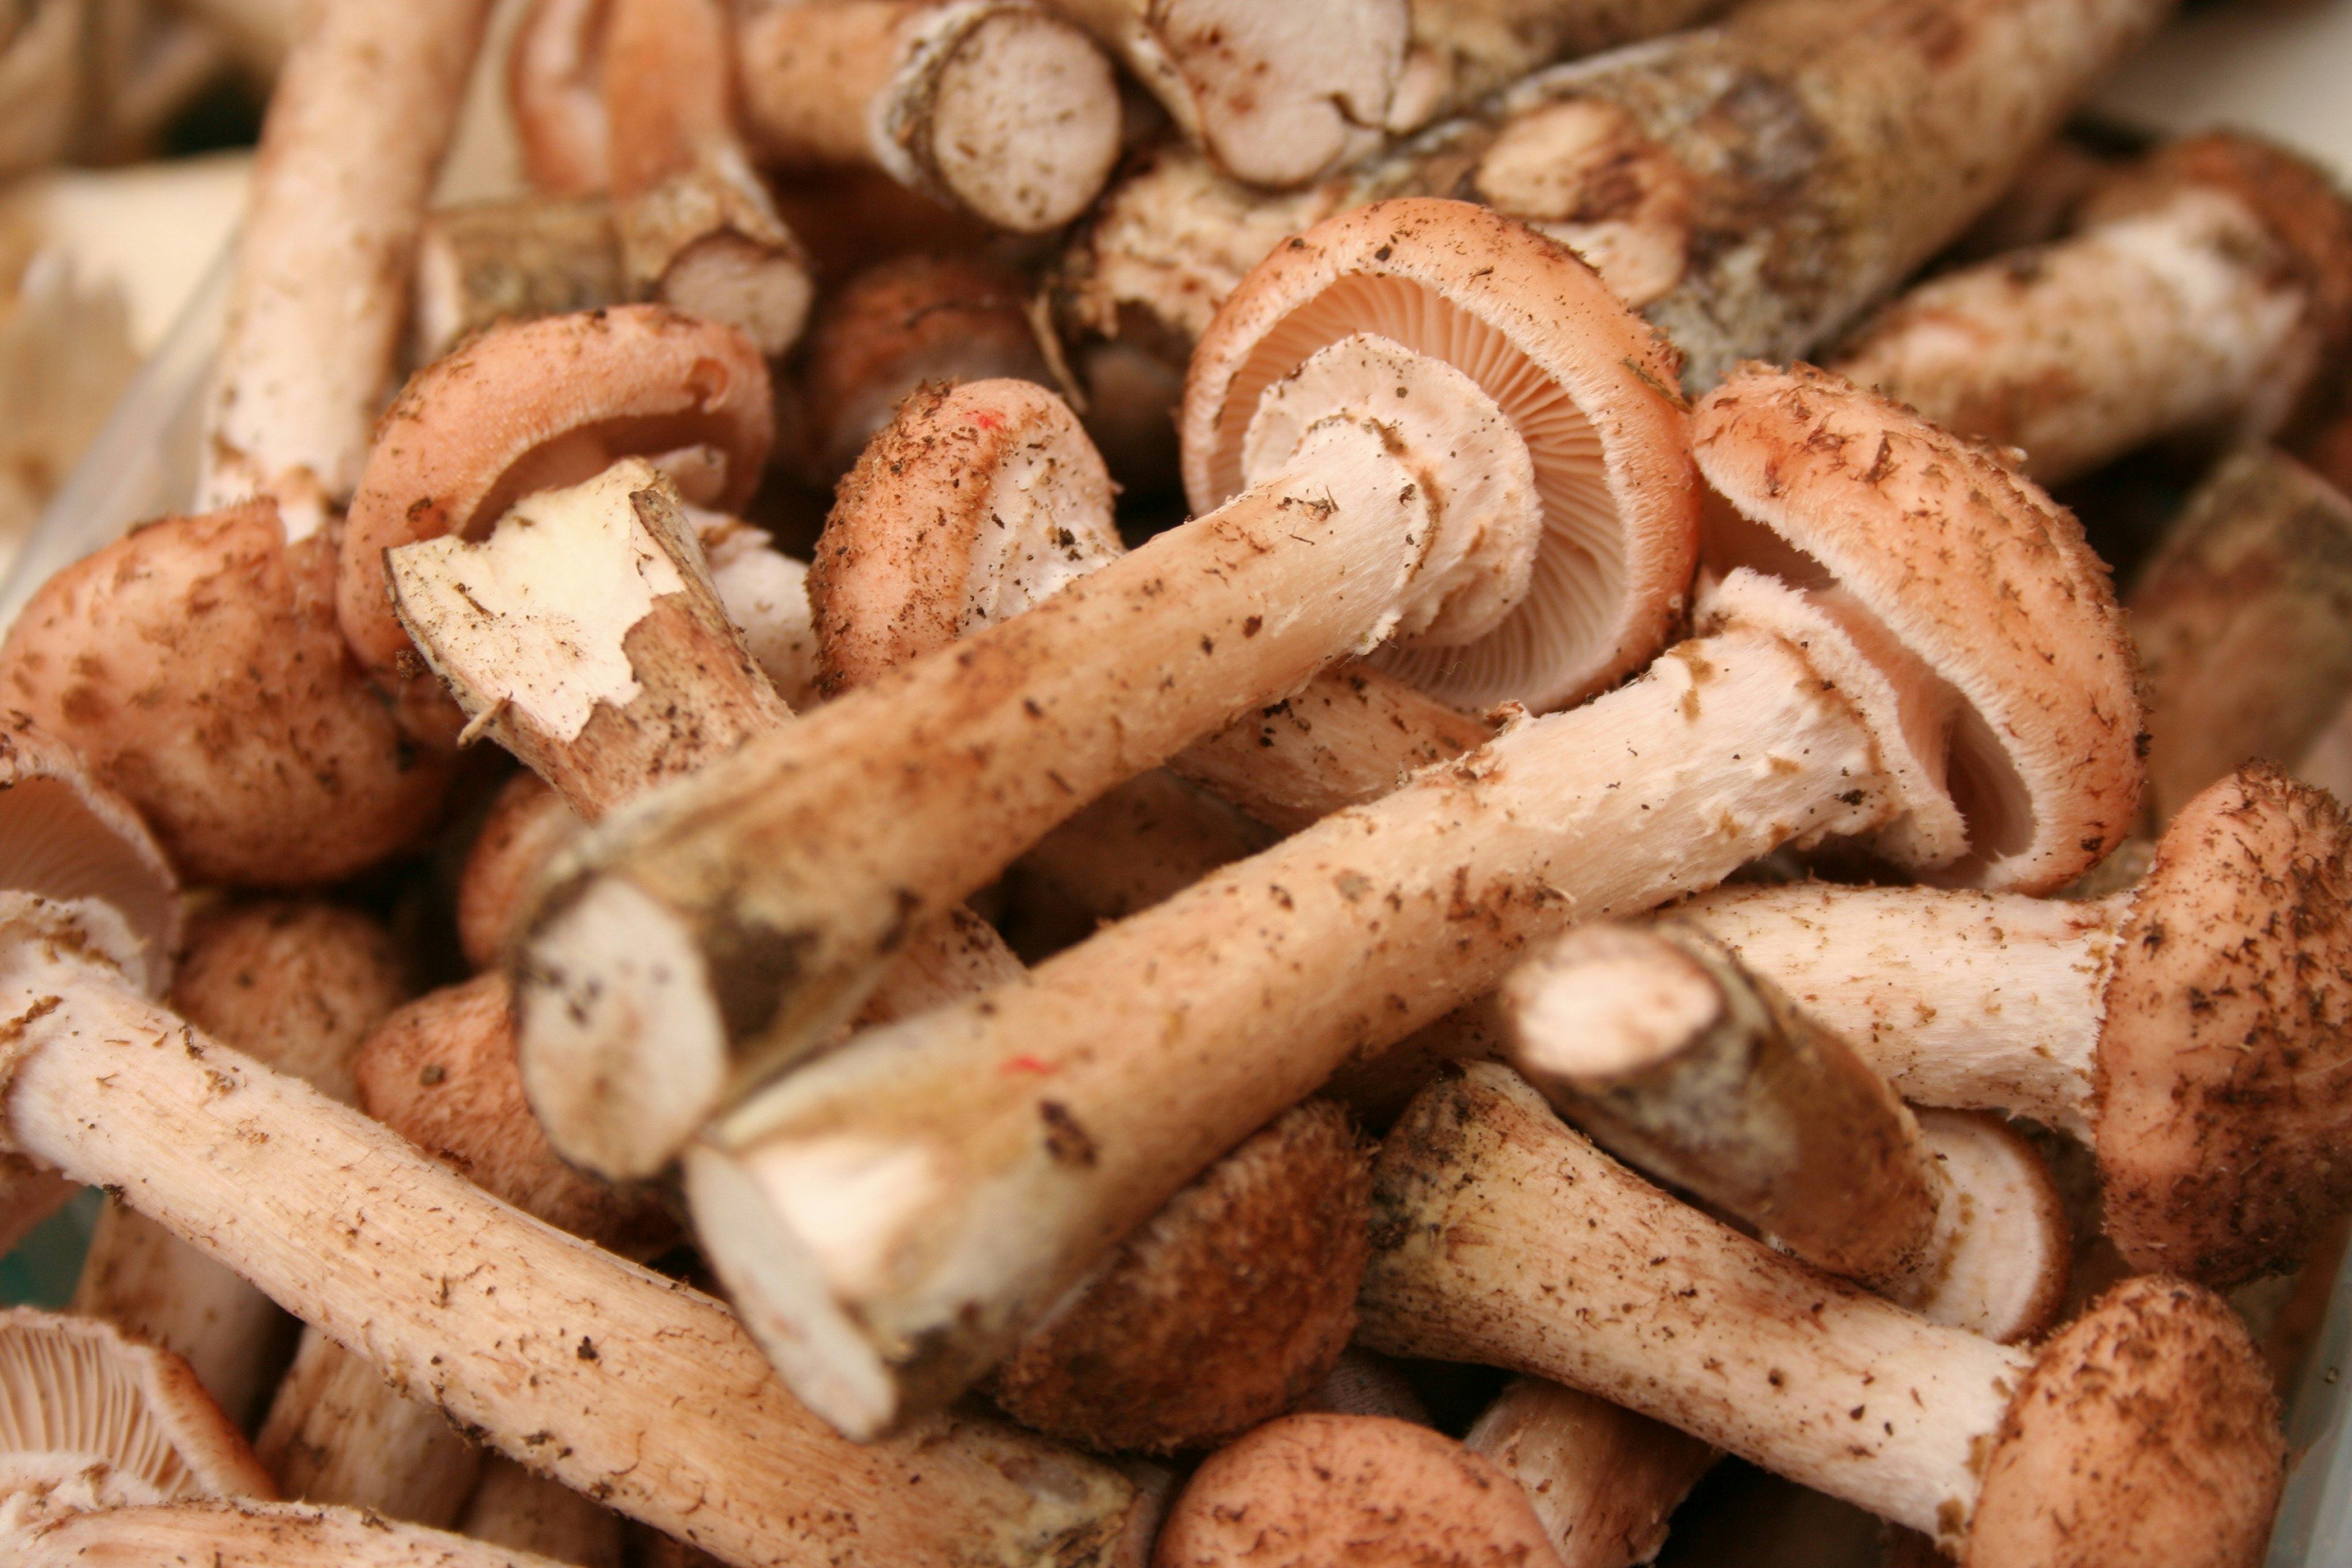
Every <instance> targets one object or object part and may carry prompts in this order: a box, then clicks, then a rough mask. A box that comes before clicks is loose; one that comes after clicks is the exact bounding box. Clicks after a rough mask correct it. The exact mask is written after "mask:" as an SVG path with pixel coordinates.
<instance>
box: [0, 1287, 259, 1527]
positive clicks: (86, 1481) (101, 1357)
mask: <svg viewBox="0 0 2352 1568" xmlns="http://www.w3.org/2000/svg"><path fill="white" fill-rule="evenodd" d="M276 1495H277V1492H276V1489H275V1488H273V1487H272V1486H271V1485H270V1481H269V1476H268V1472H267V1471H265V1470H264V1469H262V1468H261V1467H260V1466H259V1465H258V1464H257V1463H256V1462H255V1460H254V1458H253V1450H252V1449H250V1448H248V1447H246V1443H245V1438H244V1437H243V1436H241V1435H240V1434H239V1433H238V1431H237V1429H236V1426H235V1425H234V1424H233V1423H232V1422H230V1420H229V1419H228V1417H226V1415H222V1414H221V1411H220V1406H219V1405H215V1404H214V1403H213V1401H212V1398H211V1396H210V1395H208V1394H205V1391H204V1387H203V1385H202V1384H198V1383H197V1382H196V1377H195V1373H193V1372H191V1371H189V1370H188V1363H185V1362H184V1361H182V1360H181V1359H180V1358H179V1357H178V1356H176V1355H173V1353H172V1352H169V1351H166V1350H159V1349H157V1348H156V1347H154V1346H152V1345H145V1344H141V1343H139V1342H136V1341H133V1340H127V1339H125V1338H123V1336H122V1334H121V1332H120V1331H118V1330H116V1329H115V1328H114V1327H113V1326H112V1325H110V1324H107V1323H102V1322H100V1321H97V1320H96V1319H92V1318H73V1317H67V1316H64V1315H62V1314H59V1313H56V1312H41V1311H36V1310H33V1309H31V1308H29V1307H16V1308H11V1309H9V1310H6V1311H5V1312H0V1551H5V1550H6V1549H7V1548H9V1547H10V1546H11V1545H13V1544H15V1542H14V1541H13V1539H12V1538H13V1537H15V1536H16V1533H17V1532H18V1531H26V1530H28V1529H32V1528H37V1527H38V1526H39V1525H41V1524H43V1523H44V1522H46V1521H53V1520H56V1519H59V1518H62V1517H65V1516H67V1515H69V1514H73V1513H78V1512H80V1511H83V1510H89V1509H111V1508H118V1507H121V1506H123V1505H125V1504H136V1503H157V1502H166V1501H169V1500H173V1499H175V1498H205V1497H234V1496H246V1497H257V1498H268V1497H274V1496H276ZM9 1561H10V1562H12V1563H13V1562H17V1561H20V1559H18V1558H17V1557H16V1555H15V1554H14V1553H13V1552H10V1553H9Z"/></svg>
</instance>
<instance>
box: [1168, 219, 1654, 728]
mask: <svg viewBox="0 0 2352 1568" xmlns="http://www.w3.org/2000/svg"><path fill="white" fill-rule="evenodd" d="M1355 332H1373V333H1378V334H1381V335H1383V336H1386V337H1390V338H1393V339H1395V340H1396V341H1397V342H1402V343H1403V344H1404V345H1405V346H1406V347H1407V348H1409V349H1413V350H1415V351H1417V352H1420V353H1430V354H1433V355H1436V356H1438V357H1442V358H1445V359H1447V360H1448V361H1449V362H1450V363H1453V364H1454V366H1455V367H1456V368H1457V369H1460V370H1462V371H1464V372H1465V373H1466V374H1469V375H1470V377H1471V378H1472V379H1473V380H1474V381H1476V382H1478V384H1480V385H1481V387H1483V388H1484V389H1485V391H1486V393H1487V395H1490V396H1492V397H1494V398H1495V399H1496V402H1497V403H1498V404H1499V405H1502V407H1503V409H1504V411H1505V412H1506V414H1508V415H1513V416H1514V417H1515V418H1516V417H1517V409H1518V408H1519V407H1520V406H1522V405H1523V404H1524V405H1530V406H1540V405H1544V404H1550V405H1552V406H1553V407H1554V408H1556V407H1557V406H1558V405H1557V395H1556V394H1555V393H1553V391H1552V388H1555V387H1556V388H1558V389H1559V390H1561V391H1564V392H1565V393H1566V395H1567V400H1568V402H1570V404H1572V405H1574V408H1575V411H1576V412H1577V413H1579V414H1580V415H1581V416H1583V418H1584V419H1585V420H1588V421H1590V422H1591V435H1590V436H1583V435H1580V436H1578V437H1573V438H1572V439H1571V440H1570V442H1569V443H1568V444H1570V445H1573V446H1576V447H1579V448H1580V458H1581V460H1582V461H1584V462H1586V463H1591V462H1592V461H1595V460H1597V461H1598V462H1599V463H1600V464H1601V467H1602V468H1603V470H1604V473H1605V479H1606V489H1607V492H1608V495H1609V497H1610V500H1611V502H1612V510H1613V515H1610V516H1605V517H1604V516H1600V515H1596V514H1595V513H1594V512H1593V511H1592V510H1591V508H1590V507H1588V506H1587V505H1585V504H1584V503H1583V502H1581V501H1580V500H1574V499H1571V497H1572V493H1573V489H1574V488H1577V487H1570V486H1569V485H1566V484H1562V483H1560V482H1559V481H1558V480H1556V479H1555V478H1554V477H1553V473H1552V469H1551V468H1550V467H1549V465H1548V464H1547V462H1546V461H1545V459H1544V458H1542V457H1541V456H1540V455H1538V470H1537V471H1538V490H1539V491H1540V492H1541V493H1542V494H1543V496H1544V514H1545V539H1544V543H1543V545H1542V547H1541V549H1540V550H1539V552H1538V557H1537V561H1536V566H1535V579H1534V585H1533V587H1532V588H1531V590H1530V592H1529V593H1528V598H1527V601H1526V602H1525V603H1523V604H1522V605H1520V606H1519V607H1518V608H1517V609H1516V610H1514V611H1513V612H1512V613H1511V614H1510V615H1509V616H1507V617H1506V619H1505V620H1504V621H1503V623H1502V624H1501V625H1500V626H1497V627H1496V629H1495V630H1494V631H1493V632H1492V633H1490V634H1488V635H1487V636H1486V637H1483V638H1480V639H1479V640H1477V641H1476V642H1474V643H1471V644H1468V645H1465V646H1464V647H1432V648H1395V649H1389V650H1384V651H1383V652H1382V654H1381V656H1380V658H1381V661H1382V662H1384V663H1386V664H1387V665H1388V666H1389V667H1390V668H1392V669H1393V670H1394V672H1395V673H1397V674H1398V675H1401V676H1402V677H1403V678H1404V679H1408V680H1412V681H1413V682H1415V683H1416V684H1420V685H1423V686H1425V687H1427V688H1428V689H1430V690H1431V691H1432V692H1433V694H1434V695H1437V696H1440V697H1443V698H1444V699H1446V700H1449V701H1454V702H1456V703H1459V704H1461V705H1463V706H1466V707H1472V708H1477V707H1484V706H1487V705H1489V704H1491V703H1493V702H1496V701H1500V700H1506V699H1508V700H1517V701H1522V702H1525V703H1526V704H1527V705H1528V706H1529V707H1530V708H1536V709H1551V708H1559V707H1565V706H1567V705H1569V704H1570V703H1572V702H1575V701H1577V700H1580V699H1582V698H1584V697H1586V696H1589V695H1591V693H1592V692H1595V691H1598V690H1600V689H1602V688H1604V687H1607V686H1610V685H1612V684H1614V683H1615V682H1616V681H1618V680H1620V679H1623V678H1624V677H1626V676H1628V675H1630V674H1632V673H1633V671H1634V670H1636V669H1638V668H1641V667H1642V666H1643V664H1645V663H1647V662H1648V660H1649V659H1650V658H1651V657H1652V656H1653V655H1654V654H1655V653H1656V652H1657V651H1658V649H1659V648H1660V647H1663V646H1664V641H1665V637H1666V635H1667V633H1668V631H1669V629H1670V628H1671V626H1672V625H1673V623H1674V622H1675V619H1676V618H1677V617H1678V616H1679V615H1680V613H1681V610H1682V608H1683V606H1684V603H1685V601H1684V598H1683V594H1684V590H1685V586H1686V585H1687V584H1688V583H1689V580H1690V574H1691V567H1692V563H1693V562H1694V561H1695V560H1696V552H1697V523H1698V499H1699V494H1700V490H1699V487H1698V483H1697V479H1696V475H1695V474H1694V473H1693V472H1692V469H1691V465H1690V447H1689V439H1690V438H1689V433H1688V431H1689V426H1688V420H1687V417H1686V413H1685V405H1684V402H1683V398H1682V394H1681V393H1680V391H1679V390H1678V386H1679V384H1680V376H1681V369H1680V365H1679V362H1678V360H1677V356H1676V355H1675V352H1674V351H1673V350H1672V349H1671V348H1669V347H1668V346H1667V345H1666V344H1665V342H1664V341H1663V340H1662V339H1660V338H1659V337H1658V335H1657V333H1656V332H1655V331H1653V330H1652V329H1651V327H1650V325H1649V323H1647V322H1646V321H1643V320H1642V318H1640V317H1639V316H1636V315H1634V314H1633V312H1632V311H1631V310H1627V309H1626V308H1625V306H1624V304H1623V303H1622V301H1621V300H1618V298H1617V296H1616V295H1614V294H1612V293H1611V292H1610V290H1609V289H1608V287H1607V286H1606V285H1605V284H1603V283H1602V282H1601V279H1600V277H1599V275H1598V274H1596V273H1595V272H1593V270H1592V269H1591V268H1590V267H1588V266H1586V265H1585V264H1584V262H1583V261H1582V260H1581V259H1580V258H1578V257H1577V255H1576V254H1575V253H1574V252H1573V251H1571V250H1570V249H1569V248H1568V247H1566V246H1563V245H1560V244H1559V243H1558V242H1556V241H1554V240H1551V239H1548V238H1546V237H1544V236H1542V235H1540V234H1538V233H1537V232H1536V231H1535V230H1533V229H1531V228H1528V227H1527V226H1525V225H1523V224H1519V223H1517V222H1514V221H1513V220H1511V219H1509V218H1506V217H1502V216H1498V215H1496V213H1493V212H1491V211H1489V210H1487V209H1486V208H1484V207H1480V206H1475V205H1471V204H1469V203H1467V202H1455V201H1444V200H1440V199H1435V198H1423V197H1413V198H1406V199H1401V200H1396V201H1386V202H1376V203H1374V204H1373V205H1370V206H1367V207H1362V208H1359V209H1358V210H1357V211H1355V212H1352V213H1347V214H1343V215H1341V216H1338V217H1335V218H1331V219H1328V220H1327V221H1325V222H1323V223H1321V224H1318V225H1317V226H1315V227H1314V228H1313V229H1312V230H1310V231H1309V232H1308V233H1307V234H1306V235H1302V236H1298V237H1294V238H1291V239H1289V240H1287V241H1286V242H1284V243H1283V244H1282V245H1280V246H1278V247H1276V248H1275V250H1274V251H1273V252H1272V253H1271V254H1269V255H1268V256H1267V257H1266V258H1265V260H1263V261H1261V262H1259V263H1258V264H1257V266H1256V267H1255V268H1252V269H1251V271H1250V273H1249V275H1248V276H1247V277H1245V278H1244V279H1242V281H1241V282H1240V284H1238V285H1237V286H1236V287H1235V288H1234V291H1233V292H1232V293H1231V294H1230V295H1229V296H1227V298H1226V300H1225V302H1224V304H1223V306H1222V307H1221V308H1220V309H1219V310H1218V312H1217V315H1216V318H1215V319H1214V320H1213V321H1211V322H1210V323H1209V328H1208V331H1205V332H1203V333H1202V336H1201V340H1200V342H1199V343H1198V344H1197V345H1196V346H1195V347H1194V349H1193V352H1192V368H1191V370H1190V372H1189V373H1188V374H1187V375H1186V377H1185V382H1184V402H1183V406H1182V411H1181V416H1180V420H1179V429H1180V433H1181V437H1182V440H1183V452H1184V458H1183V461H1184V489H1185V493H1186V494H1187V496H1188V497H1189V498H1190V499H1191V501H1192V506H1193V509H1194V510H1197V511H1202V512H1205V511H1208V510H1211V509H1212V508H1213V507H1216V506H1219V505H1222V504H1223V502H1224V501H1226V500H1230V499H1231V498H1232V497H1233V496H1234V494H1236V493H1237V492H1239V491H1240V489H1242V488H1243V476H1242V442H1243V437H1244V433H1245V432H1246V431H1247V429H1248V427H1249V423H1250V418H1251V416H1252V414H1253V413H1254V411H1255V409H1256V407H1257V403H1258V397H1259V395H1260V394H1261V393H1263V392H1264V391H1265V389H1266V388H1267V387H1268V386H1269V385H1271V384H1273V383H1274V382H1276V380H1278V379H1280V378H1281V377H1283V376H1286V375H1288V374H1290V373H1291V372H1293V371H1294V370H1296V369H1297V367H1298V366H1299V364H1300V363H1303V362H1304V361H1305V360H1306V359H1307V356H1308V355H1310V354H1312V353H1315V352H1316V351H1317V350H1318V349H1320V348H1322V347H1324V346H1325V345H1327V344H1329V343H1332V342H1338V341H1339V340H1340V339H1342V338H1345V337H1347V336H1349V334H1351V333H1355ZM1509 351H1516V353H1512V352H1509ZM1554 418H1555V419H1556V418H1557V416H1554ZM1552 422H1553V421H1551V420H1542V419H1539V420H1538V422H1537V423H1539V424H1542V425H1545V426H1550V425H1551V424H1552ZM1520 433H1521V435H1522V437H1526V438H1528V443H1529V448H1530V450H1531V451H1534V450H1536V448H1537V447H1538V445H1539V444H1540V443H1541V442H1542V441H1543V438H1544V435H1545V431H1544V430H1543V429H1539V428H1537V427H1536V426H1535V425H1534V424H1529V425H1528V426H1525V427H1523V428H1522V429H1521V432H1520ZM1595 437H1597V443H1598V450H1597V453H1596V452H1594V451H1593V450H1592V449H1591V448H1592V443H1593V440H1594V438H1595ZM1570 604H1572V605H1576V606H1577V615H1576V620H1577V622H1578V626H1579V628H1580V629H1578V630H1577V631H1575V632H1574V633H1572V634H1570V633H1562V632H1561V631H1560V630H1559V624H1558V623H1556V622H1552V621H1550V620H1549V615H1550V611H1549V608H1547V606H1548V605H1570Z"/></svg>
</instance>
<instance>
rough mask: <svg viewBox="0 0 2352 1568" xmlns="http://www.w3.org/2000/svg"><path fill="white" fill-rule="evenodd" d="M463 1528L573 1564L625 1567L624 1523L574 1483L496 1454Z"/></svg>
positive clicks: (479, 1536)
mask: <svg viewBox="0 0 2352 1568" xmlns="http://www.w3.org/2000/svg"><path fill="white" fill-rule="evenodd" d="M458 1528H459V1529H460V1530H462V1531H464V1532H465V1533H466V1534H467V1535H468V1536H471V1537H472V1538H473V1539H474V1540H476V1541H480V1542H488V1544H489V1545H492V1546H501V1547H505V1548H506V1549H508V1550H509V1551H511V1552H532V1553H535V1554H537V1555H538V1556H541V1557H547V1558H551V1559H553V1560H554V1561H555V1562H558V1563H570V1564H571V1565H572V1568H621V1552H622V1544H623V1543H622V1539H621V1521H620V1519H619V1517H618V1516H617V1515H615V1514H614V1513H613V1512H612V1511H611V1510H608V1509H604V1508H601V1507H599V1506H598V1505H596V1504H595V1503H593V1502H591V1501H589V1500H587V1499H586V1498H584V1497H582V1496H581V1495H580V1494H579V1493H578V1492H575V1491H573V1490H572V1489H571V1488H570V1487H567V1486H562V1485H560V1484H559V1483H557V1482H554V1481H551V1480H549V1479H547V1478H546V1477H544V1476H538V1475H533V1474H532V1473H531V1472H530V1471H529V1470H527V1469H525V1468H522V1467H521V1466H520V1465H518V1464H516V1463H515V1462H514V1461H513V1460H512V1459H509V1458H500V1457H499V1456H497V1455H492V1456H491V1457H490V1458H488V1460H486V1461H485V1462H484V1463H483V1465H482V1479H480V1480H479V1481H478V1482H476V1483H475V1486H474V1495H473V1496H472V1497H470V1498H467V1500H466V1514H465V1517H464V1518H463V1519H462V1520H460V1521H458Z"/></svg>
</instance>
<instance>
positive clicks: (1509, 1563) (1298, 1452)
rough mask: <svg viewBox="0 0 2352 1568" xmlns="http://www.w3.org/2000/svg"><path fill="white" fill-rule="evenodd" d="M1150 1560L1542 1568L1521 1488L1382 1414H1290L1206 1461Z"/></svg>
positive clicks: (1545, 1560) (1277, 1566)
mask: <svg viewBox="0 0 2352 1568" xmlns="http://www.w3.org/2000/svg"><path fill="white" fill-rule="evenodd" d="M1151 1561H1152V1564H1153V1568H1211V1565H1213V1564H1215V1565H1223V1564H1227V1563H1249V1564H1250V1565H1251V1568H1323V1565H1324V1564H1328V1563H1347V1564H1348V1565H1349V1568H1545V1565H1546V1564H1551V1563H1558V1562H1559V1558H1558V1556H1557V1555H1555V1554H1554V1552H1553V1551H1552V1549H1551V1543H1550V1542H1549V1540H1547V1539H1546V1537H1545V1535H1544V1531H1543V1525H1542V1524H1541V1522H1540V1521H1538V1520H1537V1518H1536V1511H1535V1509H1534V1507H1533V1506H1532V1505H1531V1504H1529V1503H1528V1497H1527V1493H1526V1492H1525V1491H1523V1490H1521V1489H1520V1487H1519V1483H1518V1482H1517V1481H1515V1480H1513V1479H1511V1478H1510V1477H1509V1476H1507V1475H1506V1474H1505V1473H1504V1472H1503V1471H1502V1470H1500V1469H1498V1468H1496V1466H1495V1464H1494V1463H1493V1461H1491V1460H1489V1459H1486V1458H1481V1457H1480V1456H1478V1455H1476V1454H1474V1453H1472V1452H1471V1451H1470V1450H1469V1449H1467V1448H1465V1447H1463V1446H1462V1445H1461V1444H1459V1443H1457V1442H1455V1441H1454V1439H1453V1438H1451V1437H1448V1436H1445V1435H1444V1434H1443V1433H1440V1432H1433V1431H1431V1430H1430V1429H1429V1428H1428V1427H1426V1426H1413V1425H1412V1424H1411V1423H1410V1422H1405V1421H1396V1420H1391V1418H1389V1417H1388V1416H1385V1415H1288V1416H1285V1417H1284V1418H1283V1419H1281V1420H1279V1421H1275V1422H1270V1423H1268V1424H1267V1425H1265V1426H1261V1427H1259V1428H1258V1429H1257V1430H1256V1431H1255V1432H1252V1433H1251V1434H1250V1435H1249V1436H1246V1437H1244V1438H1242V1439H1241V1440H1240V1441H1239V1442H1237V1443H1234V1445H1233V1446H1231V1447H1226V1448H1223V1449H1220V1450H1219V1451H1218V1452H1216V1453H1214V1454H1213V1455H1211V1456H1210V1457H1209V1459H1208V1462H1207V1463H1205V1464H1203V1465H1202V1467H1201V1468H1199V1469H1198V1470H1196V1471H1194V1472H1193V1475H1192V1480H1191V1481H1190V1482H1189V1483H1188V1484H1187V1485H1186V1486H1185V1488H1184V1490H1183V1492H1182V1494H1181V1495H1180V1496H1179V1497H1178V1498H1177V1500H1176V1503H1175V1506H1174V1507H1172V1508H1171V1509H1170V1510H1169V1511H1168V1520H1167V1522H1166V1523H1165V1524H1163V1525H1162V1526H1161V1527H1160V1546H1159V1550H1158V1551H1157V1552H1154V1553H1153V1555H1152V1559H1151Z"/></svg>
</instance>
